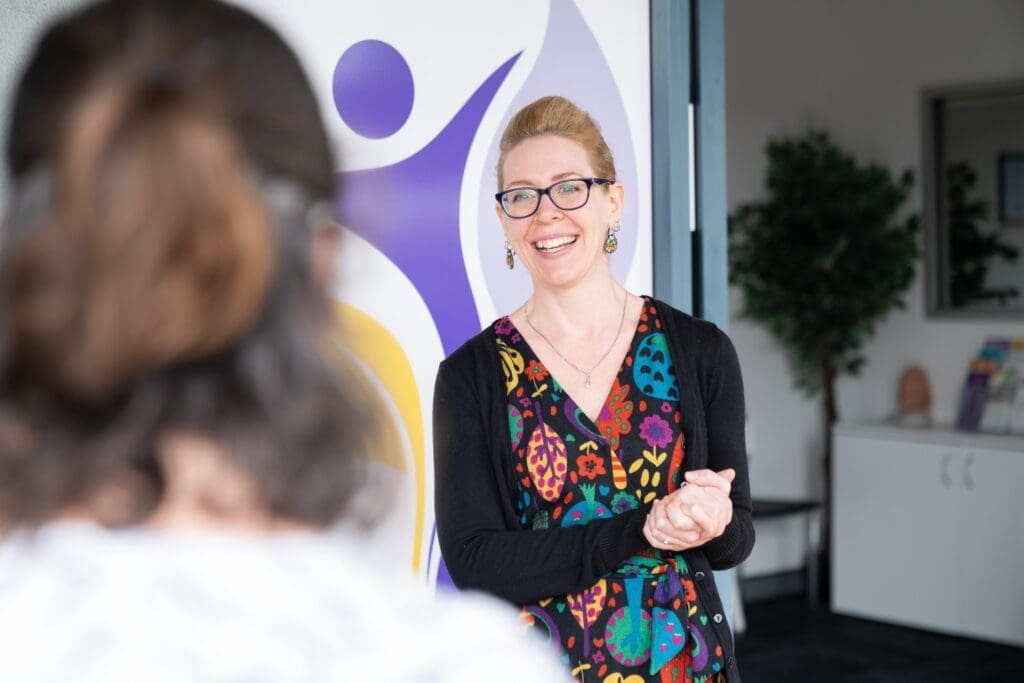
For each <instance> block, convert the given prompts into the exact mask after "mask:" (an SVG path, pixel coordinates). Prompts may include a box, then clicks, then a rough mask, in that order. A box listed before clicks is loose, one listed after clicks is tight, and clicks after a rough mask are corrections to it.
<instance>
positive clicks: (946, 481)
mask: <svg viewBox="0 0 1024 683" xmlns="http://www.w3.org/2000/svg"><path fill="white" fill-rule="evenodd" d="M951 462H953V454H952V453H948V452H947V453H946V454H945V455H943V456H942V468H941V469H940V470H939V481H941V482H942V488H944V489H948V488H949V487H950V486H952V485H953V478H952V477H950V476H949V463H951Z"/></svg>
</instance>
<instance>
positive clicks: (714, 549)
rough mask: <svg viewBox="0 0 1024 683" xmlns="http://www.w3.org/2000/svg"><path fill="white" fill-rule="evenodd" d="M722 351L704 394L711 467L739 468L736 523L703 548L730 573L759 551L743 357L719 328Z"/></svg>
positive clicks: (716, 344) (734, 509) (714, 566)
mask: <svg viewBox="0 0 1024 683" xmlns="http://www.w3.org/2000/svg"><path fill="white" fill-rule="evenodd" d="M713 330H714V334H715V335H716V337H717V339H715V340H714V343H713V344H710V345H709V347H713V348H715V349H717V353H716V354H715V355H714V357H713V358H714V359H713V361H712V362H711V367H710V368H708V372H707V376H708V381H707V386H706V388H705V395H704V413H705V423H706V426H707V449H708V467H709V468H710V469H712V470H715V471H718V470H723V469H726V468H729V467H731V468H733V469H734V470H736V478H735V480H733V483H732V492H731V493H730V498H731V499H732V521H731V522H730V523H729V525H728V526H726V528H725V531H724V532H723V533H722V535H721V536H719V537H718V538H716V539H714V540H711V541H709V542H708V543H706V544H705V545H704V546H703V549H704V554H705V556H706V557H707V559H708V562H709V563H710V564H711V567H712V569H728V568H729V567H735V566H736V565H738V564H739V563H740V562H742V561H743V560H745V559H746V558H747V556H748V555H750V551H751V550H752V549H753V547H754V524H753V520H752V519H751V503H750V476H749V471H748V468H747V447H746V437H745V433H744V430H745V419H744V411H745V404H744V401H743V378H742V376H741V374H740V364H739V359H738V358H737V357H736V349H735V347H733V344H732V341H730V339H729V337H728V336H727V335H726V334H725V333H724V332H722V331H721V330H719V329H718V328H713Z"/></svg>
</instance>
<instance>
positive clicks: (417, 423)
mask: <svg viewBox="0 0 1024 683" xmlns="http://www.w3.org/2000/svg"><path fill="white" fill-rule="evenodd" d="M335 306H336V310H337V312H338V318H339V325H340V329H343V330H344V335H343V338H344V340H345V343H346V344H347V345H348V347H349V348H351V349H352V351H353V352H354V353H355V354H356V355H357V356H359V359H360V360H361V361H362V362H364V363H365V364H366V366H367V367H368V368H369V369H370V371H371V372H373V374H374V375H375V376H376V378H377V380H378V381H380V383H381V384H382V385H383V386H384V388H385V389H386V390H387V392H388V395H389V396H390V398H391V400H392V401H393V402H394V405H395V407H396V409H397V410H398V414H399V415H400V416H401V419H402V423H403V425H404V426H405V432H406V434H408V436H409V444H410V446H411V447H412V464H413V475H414V477H415V480H414V481H415V488H416V507H415V510H416V513H415V515H416V518H415V524H414V527H413V528H414V533H413V548H412V567H413V569H414V570H419V567H420V558H421V556H422V553H423V540H422V539H423V525H424V512H425V511H424V508H425V505H426V495H425V490H424V489H425V482H426V472H425V469H424V467H425V464H424V462H425V452H424V450H425V445H424V434H423V409H422V407H421V405H420V399H419V394H418V392H417V388H416V376H415V375H414V374H413V370H412V365H411V364H410V363H409V359H408V357H407V356H406V355H405V351H404V350H403V349H402V345H401V344H399V343H398V340H397V339H395V337H394V335H392V334H391V333H390V332H388V330H387V329H386V328H385V327H384V326H383V325H381V324H380V323H379V322H377V321H376V320H375V319H373V318H372V317H370V316H369V315H367V314H366V313H363V312H362V311H360V310H359V309H358V308H355V307H353V306H350V305H348V304H343V303H340V302H335ZM384 440H385V441H386V442H391V443H393V444H395V445H398V444H400V443H401V441H400V440H399V439H384ZM371 450H377V449H371ZM388 450H390V449H388ZM376 459H377V460H381V461H383V462H386V463H388V464H390V465H394V466H396V467H397V468H398V469H400V470H401V471H403V472H404V471H406V470H405V462H404V459H402V458H401V457H397V455H396V454H394V453H382V454H381V455H380V456H379V457H377V458H376Z"/></svg>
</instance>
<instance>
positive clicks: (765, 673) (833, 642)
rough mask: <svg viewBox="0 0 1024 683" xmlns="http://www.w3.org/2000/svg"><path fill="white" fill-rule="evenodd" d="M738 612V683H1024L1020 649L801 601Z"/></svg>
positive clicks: (751, 606)
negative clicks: (741, 627)
mask: <svg viewBox="0 0 1024 683" xmlns="http://www.w3.org/2000/svg"><path fill="white" fill-rule="evenodd" d="M744 607H745V609H746V617H747V631H746V633H744V634H743V635H741V636H739V637H737V639H736V652H737V655H738V659H739V664H740V671H741V672H742V674H743V680H744V683H771V682H772V681H786V682H787V683H809V682H813V683H817V682H819V681H820V682H825V683H833V682H834V683H855V682H856V683H880V682H882V681H886V682H889V681H893V682H899V683H903V682H913V683H917V682H923V681H928V682H929V683H946V682H947V681H948V682H949V683H952V682H953V681H956V682H957V683H968V682H972V681H1006V682H1007V683H1024V648H1015V647H1008V646H1005V645H998V644H995V643H989V642H984V641H979V640H968V639H965V638H954V637H951V636H945V635H940V634H936V633H931V632H928V631H918V630H915V629H910V628H902V627H899V626H892V625H889V624H883V623H879V622H873V621H867V620H864V619H855V618H852V617H845V616H840V615H836V614H832V613H831V612H829V611H828V610H826V609H825V608H823V607H819V608H811V607H809V606H808V605H807V603H806V602H805V601H804V600H803V599H802V598H784V599H777V600H769V601H765V602H756V603H750V604H747V605H745V606H744ZM1021 608H1022V609H1024V606H1022V607H1021Z"/></svg>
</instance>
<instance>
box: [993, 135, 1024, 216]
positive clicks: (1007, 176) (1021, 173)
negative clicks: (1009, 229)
mask: <svg viewBox="0 0 1024 683" xmlns="http://www.w3.org/2000/svg"><path fill="white" fill-rule="evenodd" d="M999 221H1000V222H1001V223H1003V224H1004V225H1015V226H1024V152H1018V153H1012V154H1000V155H999Z"/></svg>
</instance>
